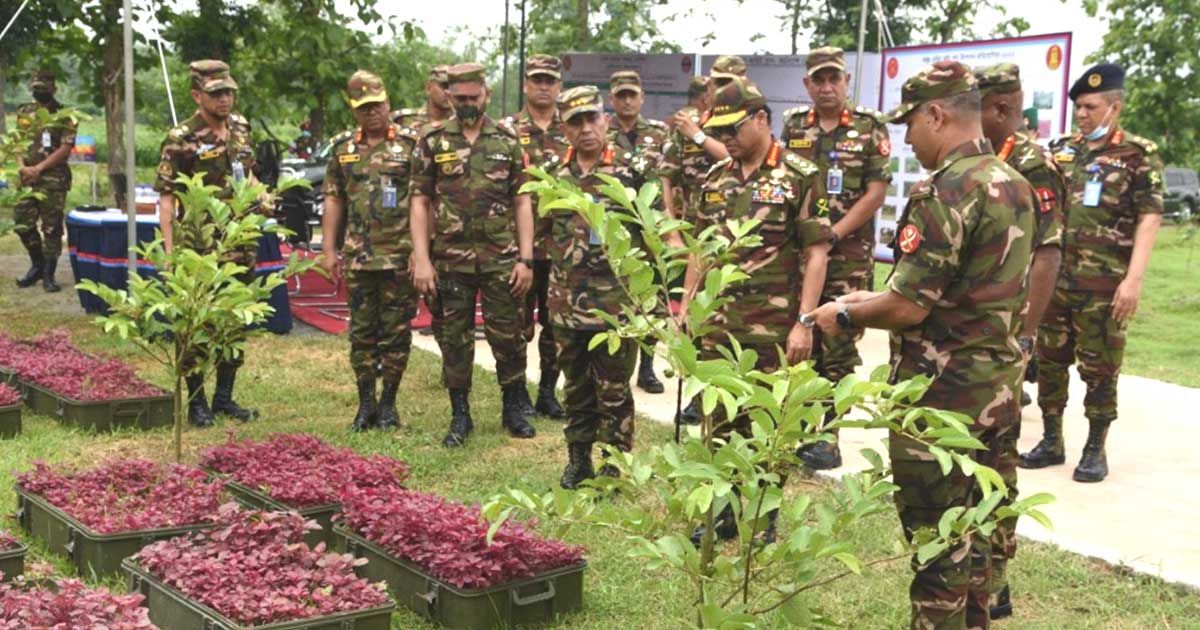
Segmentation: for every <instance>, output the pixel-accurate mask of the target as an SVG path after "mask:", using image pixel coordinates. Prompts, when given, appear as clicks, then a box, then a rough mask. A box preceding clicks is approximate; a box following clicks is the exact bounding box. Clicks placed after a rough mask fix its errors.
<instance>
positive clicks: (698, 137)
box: [692, 131, 708, 146]
mask: <svg viewBox="0 0 1200 630" xmlns="http://www.w3.org/2000/svg"><path fill="white" fill-rule="evenodd" d="M705 140H708V134H706V133H704V131H697V132H696V134H695V135H693V136H692V142H693V143H695V144H696V146H703V145H704V141H705Z"/></svg>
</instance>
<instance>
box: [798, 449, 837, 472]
mask: <svg viewBox="0 0 1200 630" xmlns="http://www.w3.org/2000/svg"><path fill="white" fill-rule="evenodd" d="M796 457H799V458H800V461H802V462H804V465H805V466H808V467H809V468H811V469H813V470H833V469H834V468H839V467H841V465H842V449H840V448H838V445H837V443H836V442H834V443H831V442H815V443H813V444H805V445H804V446H801V447H800V448H798V449H796Z"/></svg>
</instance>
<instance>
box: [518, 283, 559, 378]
mask: <svg viewBox="0 0 1200 630" xmlns="http://www.w3.org/2000/svg"><path fill="white" fill-rule="evenodd" d="M550 267H551V263H550V261H549V260H541V259H535V260H534V261H533V288H531V289H529V293H527V294H525V342H526V343H528V342H530V341H533V335H534V327H533V312H534V309H535V308H536V309H537V322H538V323H539V324H541V325H542V334H541V335H539V336H538V357H539V359H540V360H539V364H540V366H541V371H542V373H545V372H547V371H550V370H556V369H558V367H557V366H558V361H557V360H556V358H555V354H556V353H557V352H558V350H557V346H556V345H555V343H554V326H551V325H550V307H549V305H548V304H547V299H548V298H549V291H550Z"/></svg>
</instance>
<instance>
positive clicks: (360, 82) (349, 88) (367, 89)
mask: <svg viewBox="0 0 1200 630" xmlns="http://www.w3.org/2000/svg"><path fill="white" fill-rule="evenodd" d="M346 95H347V96H349V97H350V107H351V108H353V109H358V108H359V107H361V106H363V105H366V104H368V103H382V102H384V101H386V100H387V97H388V95H387V90H386V89H384V87H383V79H380V78H379V76H378V75H376V74H375V73H373V72H367V71H366V70H359V71H358V72H355V73H354V74H353V75H351V76H350V80H349V81H348V82H346Z"/></svg>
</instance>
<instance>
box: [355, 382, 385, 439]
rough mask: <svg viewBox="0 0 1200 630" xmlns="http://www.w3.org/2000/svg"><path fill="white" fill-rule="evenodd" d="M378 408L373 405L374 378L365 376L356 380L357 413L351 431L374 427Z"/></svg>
mask: <svg viewBox="0 0 1200 630" xmlns="http://www.w3.org/2000/svg"><path fill="white" fill-rule="evenodd" d="M378 415H379V408H378V407H376V405H375V377H374V376H365V377H361V378H359V379H358V413H356V414H354V423H353V424H351V425H350V429H351V430H353V431H367V430H369V429H370V428H371V427H372V426H374V425H375V420H376V419H377V418H378Z"/></svg>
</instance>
